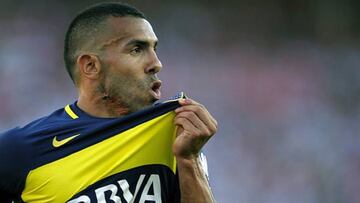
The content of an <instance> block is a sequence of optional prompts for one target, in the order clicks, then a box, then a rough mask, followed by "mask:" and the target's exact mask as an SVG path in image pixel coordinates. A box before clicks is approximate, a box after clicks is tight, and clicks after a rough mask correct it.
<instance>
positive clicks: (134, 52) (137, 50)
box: [130, 46, 142, 55]
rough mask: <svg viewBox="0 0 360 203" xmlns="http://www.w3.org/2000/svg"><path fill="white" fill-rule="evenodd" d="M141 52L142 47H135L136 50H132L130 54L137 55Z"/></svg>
mask: <svg viewBox="0 0 360 203" xmlns="http://www.w3.org/2000/svg"><path fill="white" fill-rule="evenodd" d="M141 51H142V50H141V47H139V46H135V47H134V48H132V49H131V51H130V53H131V54H134V55H136V54H139V53H140V52H141Z"/></svg>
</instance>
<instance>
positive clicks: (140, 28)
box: [108, 17, 157, 43]
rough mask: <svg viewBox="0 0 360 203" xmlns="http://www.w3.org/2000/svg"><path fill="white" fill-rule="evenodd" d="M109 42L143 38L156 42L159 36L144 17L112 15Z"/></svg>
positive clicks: (109, 22)
mask: <svg viewBox="0 0 360 203" xmlns="http://www.w3.org/2000/svg"><path fill="white" fill-rule="evenodd" d="M108 25H109V28H110V29H109V31H110V33H109V34H110V36H109V38H110V39H109V40H110V41H109V42H111V41H112V42H113V41H116V42H118V43H122V42H123V43H124V42H127V41H130V40H134V39H136V40H141V41H147V42H149V43H155V42H156V41H157V37H156V35H155V33H154V30H153V28H152V26H151V24H150V23H149V22H148V21H147V20H145V19H142V18H137V17H111V18H109V19H108Z"/></svg>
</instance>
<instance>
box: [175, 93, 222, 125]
mask: <svg viewBox="0 0 360 203" xmlns="http://www.w3.org/2000/svg"><path fill="white" fill-rule="evenodd" d="M179 103H180V104H181V105H182V107H179V108H178V109H179V110H178V109H177V110H175V112H177V111H181V110H182V108H183V107H187V106H190V105H195V106H199V107H201V108H202V109H204V111H205V112H206V114H207V115H208V116H209V118H210V120H211V121H212V122H213V124H214V125H215V126H216V127H217V125H218V123H217V121H216V120H215V118H214V117H212V116H211V114H210V112H209V111H208V110H207V109H206V107H205V106H204V105H202V104H200V103H198V102H196V101H195V100H192V99H180V100H179Z"/></svg>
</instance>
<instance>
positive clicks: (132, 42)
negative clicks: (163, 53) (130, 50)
mask: <svg viewBox="0 0 360 203" xmlns="http://www.w3.org/2000/svg"><path fill="white" fill-rule="evenodd" d="M157 44H158V41H155V42H154V47H156V46H157ZM131 45H140V46H142V47H149V46H151V43H150V42H149V41H145V40H139V39H134V40H130V41H129V42H128V43H126V44H125V46H131Z"/></svg>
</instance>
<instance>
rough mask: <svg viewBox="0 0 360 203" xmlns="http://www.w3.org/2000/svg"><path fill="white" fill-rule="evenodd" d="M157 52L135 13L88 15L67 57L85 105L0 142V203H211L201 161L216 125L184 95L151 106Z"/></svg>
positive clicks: (107, 9) (122, 8) (75, 24)
mask: <svg viewBox="0 0 360 203" xmlns="http://www.w3.org/2000/svg"><path fill="white" fill-rule="evenodd" d="M156 46H157V37H156V35H155V33H154V31H153V29H152V27H151V25H150V23H149V22H148V21H147V20H146V19H145V17H144V15H143V14H142V13H141V12H139V11H138V10H136V9H135V8H133V7H131V6H129V5H124V4H119V3H103V4H99V5H95V6H93V7H90V8H88V9H86V10H85V11H83V12H81V13H80V14H79V15H78V16H77V17H76V18H75V19H74V20H73V21H72V23H71V25H70V27H69V29H68V31H67V34H66V39H65V50H64V59H65V64H66V68H67V71H68V72H69V74H70V76H71V78H72V80H73V81H74V83H75V86H76V87H77V89H78V92H79V98H78V100H77V101H76V102H75V103H74V104H71V105H67V106H66V107H65V108H62V109H59V110H57V111H55V112H54V113H52V114H51V115H49V116H47V117H43V118H41V119H38V120H35V121H33V122H31V123H30V124H28V125H26V126H24V127H22V128H15V129H12V130H10V131H8V132H5V133H3V134H2V135H0V201H1V202H12V201H14V202H70V203H75V202H84V203H88V202H143V203H144V202H156V203H159V202H191V203H196V202H214V201H215V200H214V199H213V196H212V193H211V191H210V188H209V185H208V182H207V179H206V175H205V171H204V168H203V167H202V165H201V158H200V157H199V154H200V151H201V149H202V147H203V146H204V145H205V143H206V142H207V141H208V140H209V139H210V138H211V136H212V135H213V134H214V133H215V132H216V129H217V122H216V121H215V119H214V118H213V117H212V116H211V115H210V114H209V112H208V111H207V110H206V108H205V107H204V106H202V105H201V104H199V103H197V102H195V101H194V100H191V99H186V98H185V97H184V95H183V94H180V95H179V96H178V97H177V98H174V100H170V101H167V102H164V103H160V104H157V105H153V104H154V102H155V101H157V100H158V99H160V96H161V93H160V86H161V81H160V80H159V79H158V77H157V73H158V72H159V71H160V70H161V68H162V65H161V62H160V61H159V59H158V57H157V54H156ZM175 127H176V130H175Z"/></svg>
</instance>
